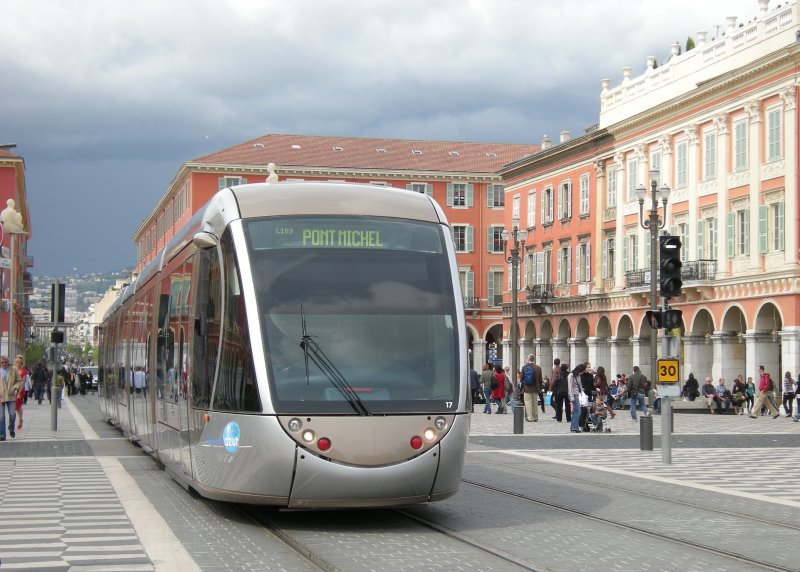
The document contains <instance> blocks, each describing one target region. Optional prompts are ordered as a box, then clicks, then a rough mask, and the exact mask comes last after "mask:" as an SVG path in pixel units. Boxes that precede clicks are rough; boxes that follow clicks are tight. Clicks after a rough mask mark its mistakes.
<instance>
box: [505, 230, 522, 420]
mask: <svg viewBox="0 0 800 572" xmlns="http://www.w3.org/2000/svg"><path fill="white" fill-rule="evenodd" d="M501 236H502V238H503V248H504V250H506V251H507V252H508V254H509V256H507V257H506V262H509V263H511V389H512V392H513V395H514V404H515V407H514V411H513V413H514V433H515V434H519V433H522V430H523V424H524V422H525V417H524V416H525V409H524V407H520V406H519V397H520V396H519V389H518V388H517V371H518V369H519V368H518V367H517V366H518V364H517V359H518V358H519V348H518V346H519V328H518V326H517V313H518V311H519V262H520V255H519V251H520V247H521V246H524V245H525V239H526V238H527V237H528V231H527V230H525V229H520V228H519V218H516V217H515V218H513V219H511V232H509V231H508V230H503V233H502V235H501ZM509 238H510V239H511V244H510V246H511V249H510V250H508V247H509Z"/></svg>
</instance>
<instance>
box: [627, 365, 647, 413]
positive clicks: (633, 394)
mask: <svg viewBox="0 0 800 572" xmlns="http://www.w3.org/2000/svg"><path fill="white" fill-rule="evenodd" d="M628 397H630V400H631V421H636V410H637V409H639V407H641V408H642V415H644V416H645V417H648V416H649V415H650V410H649V409H648V408H647V378H646V377H645V376H644V375H643V374H642V371H641V370H640V369H639V366H638V365H635V366H633V373H632V374H631V375H630V377H628Z"/></svg>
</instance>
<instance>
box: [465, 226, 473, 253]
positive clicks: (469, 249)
mask: <svg viewBox="0 0 800 572" xmlns="http://www.w3.org/2000/svg"><path fill="white" fill-rule="evenodd" d="M466 229H467V252H472V251H474V250H475V229H474V228H473V227H472V225H467V227H466Z"/></svg>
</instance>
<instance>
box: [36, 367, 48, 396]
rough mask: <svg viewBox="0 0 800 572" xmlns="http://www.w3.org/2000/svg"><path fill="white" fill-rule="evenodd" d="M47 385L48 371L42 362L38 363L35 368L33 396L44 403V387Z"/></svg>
mask: <svg viewBox="0 0 800 572" xmlns="http://www.w3.org/2000/svg"><path fill="white" fill-rule="evenodd" d="M46 386H47V371H46V370H45V367H44V365H42V364H41V363H38V364H36V368H35V369H34V370H33V397H34V399H36V401H37V402H38V403H39V405H41V404H42V397H43V396H44V389H45V387H46Z"/></svg>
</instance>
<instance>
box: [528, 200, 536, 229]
mask: <svg viewBox="0 0 800 572" xmlns="http://www.w3.org/2000/svg"><path fill="white" fill-rule="evenodd" d="M534 226H536V191H531V192H530V193H528V228H532V227H534Z"/></svg>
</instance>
